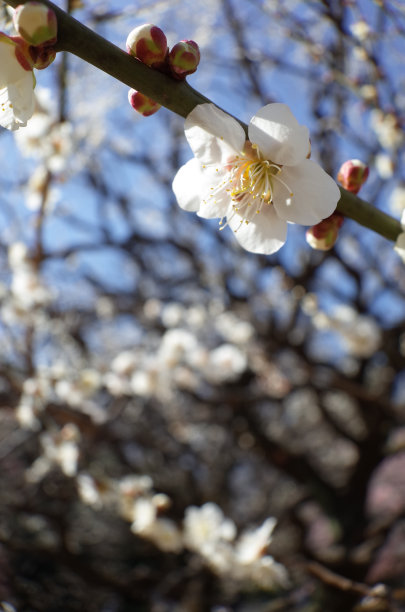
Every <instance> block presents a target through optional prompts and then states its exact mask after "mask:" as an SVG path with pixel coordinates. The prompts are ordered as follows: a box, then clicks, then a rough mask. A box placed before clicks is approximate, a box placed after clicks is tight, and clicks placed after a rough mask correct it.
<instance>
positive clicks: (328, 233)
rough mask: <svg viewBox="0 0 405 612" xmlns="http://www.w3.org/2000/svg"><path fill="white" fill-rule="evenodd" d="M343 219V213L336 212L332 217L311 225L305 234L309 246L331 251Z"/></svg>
mask: <svg viewBox="0 0 405 612" xmlns="http://www.w3.org/2000/svg"><path fill="white" fill-rule="evenodd" d="M343 221H344V218H343V215H341V214H340V213H337V212H335V213H333V214H332V215H331V216H330V217H327V218H326V219H324V220H323V221H321V222H320V223H317V224H316V225H314V226H313V227H310V228H309V229H308V230H307V232H306V234H305V238H306V241H307V242H308V244H309V246H311V247H312V248H313V249H317V250H318V251H329V250H330V249H331V248H332V247H333V246H334V244H335V243H336V240H337V238H338V235H339V229H340V227H341V226H342V223H343Z"/></svg>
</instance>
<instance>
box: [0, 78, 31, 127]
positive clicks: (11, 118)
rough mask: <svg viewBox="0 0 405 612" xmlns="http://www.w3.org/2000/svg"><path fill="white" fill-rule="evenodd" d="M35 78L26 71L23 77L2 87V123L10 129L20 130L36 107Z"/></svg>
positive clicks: (0, 102) (0, 92) (0, 107)
mask: <svg viewBox="0 0 405 612" xmlns="http://www.w3.org/2000/svg"><path fill="white" fill-rule="evenodd" d="M33 84H34V78H33V74H32V72H31V71H30V72H27V71H24V75H23V78H21V79H20V80H19V81H16V82H15V83H13V84H11V85H9V86H8V87H3V89H0V125H2V126H3V127H5V128H7V129H8V130H18V128H19V127H24V126H25V125H27V121H28V119H30V118H31V116H32V113H33V112H34V107H35V98H34V89H33Z"/></svg>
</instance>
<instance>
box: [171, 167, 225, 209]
mask: <svg viewBox="0 0 405 612" xmlns="http://www.w3.org/2000/svg"><path fill="white" fill-rule="evenodd" d="M225 176H226V173H223V172H222V173H221V172H215V171H214V170H212V169H209V168H207V169H205V170H203V169H202V167H201V163H200V162H199V161H198V159H195V158H193V159H191V160H190V161H188V162H187V163H186V164H185V165H184V166H182V167H181V168H180V170H179V171H178V172H177V174H176V176H175V177H174V180H173V185H172V187H173V191H174V194H175V196H176V198H177V202H178V204H179V206H180V207H181V208H183V210H187V211H189V212H198V215H199V216H200V217H204V218H205V219H211V218H215V217H224V216H225V215H226V212H227V210H228V206H229V203H230V198H229V195H228V193H227V192H226V190H225V189H226V187H227V183H226V182H225V180H224V177H225Z"/></svg>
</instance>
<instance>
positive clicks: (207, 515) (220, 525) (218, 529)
mask: <svg viewBox="0 0 405 612" xmlns="http://www.w3.org/2000/svg"><path fill="white" fill-rule="evenodd" d="M235 536H236V526H235V524H234V522H233V521H231V520H230V519H227V518H225V516H224V514H223V512H222V510H221V509H220V508H219V506H217V505H216V504H214V503H211V502H208V503H206V504H204V505H203V506H201V507H200V508H198V507H197V506H190V507H188V508H187V509H186V512H185V517H184V542H185V544H186V546H187V547H188V548H189V549H190V550H194V551H196V552H200V553H204V551H207V552H211V551H212V548H213V546H214V547H215V546H216V544H217V543H218V542H232V541H233V540H234V539H235Z"/></svg>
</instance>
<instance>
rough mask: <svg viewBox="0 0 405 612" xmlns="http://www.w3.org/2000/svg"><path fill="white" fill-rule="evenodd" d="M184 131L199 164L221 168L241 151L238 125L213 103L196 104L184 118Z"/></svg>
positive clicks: (243, 134) (244, 139)
mask: <svg viewBox="0 0 405 612" xmlns="http://www.w3.org/2000/svg"><path fill="white" fill-rule="evenodd" d="M184 131H185V134H186V138H187V140H188V142H189V144H190V147H191V148H192V150H193V153H194V155H195V156H196V157H197V158H198V159H199V160H200V161H201V163H203V164H214V165H215V164H217V165H218V166H221V165H224V164H225V163H226V162H227V161H228V160H229V158H231V157H233V156H234V155H235V154H237V153H240V152H241V151H242V150H243V147H244V144H245V141H246V135H245V132H244V130H243V128H242V126H241V125H239V123H238V122H237V121H236V119H233V118H232V117H230V116H229V115H227V114H226V113H224V112H223V111H221V110H220V109H219V108H217V107H216V106H215V105H214V104H199V105H198V106H196V107H195V108H194V109H193V110H192V111H191V113H190V114H189V115H188V117H187V119H186V121H185V125H184Z"/></svg>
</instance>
